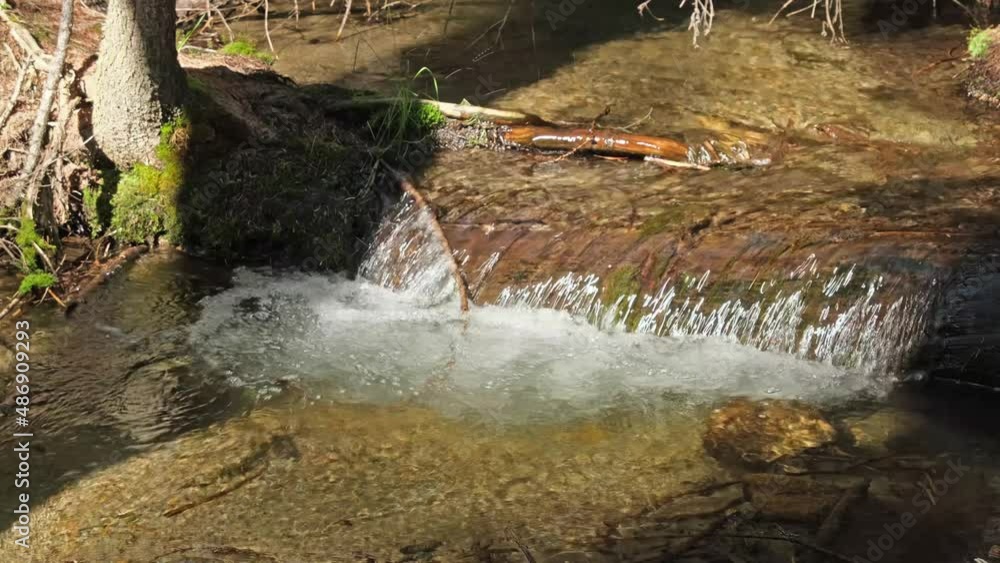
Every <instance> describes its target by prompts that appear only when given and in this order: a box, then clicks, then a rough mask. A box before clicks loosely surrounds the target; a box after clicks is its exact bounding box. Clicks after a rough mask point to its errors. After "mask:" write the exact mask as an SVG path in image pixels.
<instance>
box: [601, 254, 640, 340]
mask: <svg viewBox="0 0 1000 563" xmlns="http://www.w3.org/2000/svg"><path fill="white" fill-rule="evenodd" d="M639 290H640V286H639V269H638V268H636V267H635V266H632V265H626V266H621V267H619V268H618V269H616V270H615V271H613V272H611V274H609V275H608V277H607V278H605V280H604V290H603V291H602V292H601V302H603V303H604V306H605V307H615V306H616V304H617V309H616V310H615V311H614V316H615V319H616V320H617V319H618V318H619V317H621V316H622V315H624V314H625V313H626V311H628V298H629V297H630V296H632V295H638V294H639ZM639 309H640V308H639V307H633V308H632V312H631V313H630V314H629V317H628V318H626V319H624V321H625V327H626V328H627V329H628V330H633V331H634V330H635V327H636V324H637V323H638V322H639Z"/></svg>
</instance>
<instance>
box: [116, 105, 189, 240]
mask: <svg viewBox="0 0 1000 563" xmlns="http://www.w3.org/2000/svg"><path fill="white" fill-rule="evenodd" d="M190 134H191V122H190V120H189V118H188V117H187V116H186V115H185V114H182V115H179V116H178V117H177V118H175V119H174V120H172V121H170V122H168V123H165V124H164V125H163V126H162V127H161V128H160V144H159V145H158V146H157V147H156V157H157V159H158V160H159V161H160V162H159V166H158V167H157V166H150V165H148V164H137V165H135V166H133V167H132V169H131V170H129V171H127V172H125V173H124V174H122V175H121V177H120V179H119V180H118V183H117V186H116V189H115V194H114V196H113V197H112V198H111V208H112V212H111V228H112V229H113V230H114V231H115V236H116V237H117V238H118V239H119V240H121V241H124V242H131V243H139V242H145V241H150V240H152V239H154V238H156V237H157V236H159V235H161V234H163V233H166V234H167V235H168V236H169V237H170V238H177V237H179V235H180V232H179V226H180V223H179V220H178V216H177V199H178V196H179V193H180V189H181V187H182V185H183V183H184V177H185V174H186V167H185V162H184V152H185V149H186V147H187V144H188V142H189V138H190Z"/></svg>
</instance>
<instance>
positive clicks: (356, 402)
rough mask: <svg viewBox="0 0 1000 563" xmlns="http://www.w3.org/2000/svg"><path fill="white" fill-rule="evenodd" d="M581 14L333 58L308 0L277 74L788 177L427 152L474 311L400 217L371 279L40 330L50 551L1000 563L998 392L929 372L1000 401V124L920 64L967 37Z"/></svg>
mask: <svg viewBox="0 0 1000 563" xmlns="http://www.w3.org/2000/svg"><path fill="white" fill-rule="evenodd" d="M563 4H564V6H562V8H560V5H559V4H556V3H546V4H538V5H535V4H534V3H523V2H515V3H508V2H500V1H492V0H490V1H485V2H456V3H455V4H454V7H453V9H452V10H451V16H449V6H448V4H447V3H431V4H427V5H425V6H422V7H420V8H419V9H418V10H417V11H416V12H415V13H413V14H408V15H407V16H406V17H403V18H401V19H399V20H396V21H393V22H392V23H391V24H390V25H385V26H377V27H365V26H361V25H358V24H351V25H349V26H348V27H347V29H346V30H345V39H344V40H342V41H340V42H335V41H334V37H335V35H336V29H337V27H338V26H339V21H340V15H339V14H337V13H332V12H331V13H323V14H320V15H309V14H308V12H304V13H303V15H302V17H301V19H300V20H299V21H298V22H297V23H294V22H293V20H290V19H288V20H285V19H279V20H278V21H277V22H272V25H273V27H272V29H271V39H272V41H273V42H274V44H275V46H276V48H277V54H278V57H279V59H278V62H277V64H276V69H277V70H278V71H279V72H282V73H284V74H287V75H288V76H290V77H292V78H293V79H295V80H297V81H299V82H301V83H336V84H338V85H342V86H347V87H352V88H363V89H370V90H375V91H380V92H390V93H391V92H392V91H393V90H394V89H395V88H396V87H397V85H398V84H399V83H400V81H401V80H405V79H407V78H409V77H412V76H413V75H414V74H416V72H417V71H418V70H419V69H420V68H423V67H427V68H429V69H430V70H431V71H432V72H433V75H434V77H436V85H435V84H432V83H431V82H430V81H428V79H427V78H426V77H425V78H422V79H421V80H423V81H424V82H420V84H422V87H423V88H425V89H427V90H428V91H430V90H431V89H433V88H435V87H436V88H437V89H438V95H439V96H440V98H441V99H442V100H447V101H456V102H457V101H460V100H461V99H467V100H469V101H470V102H471V103H474V104H478V105H488V106H490V107H499V108H508V109H520V110H529V111H532V112H535V113H538V114H540V115H542V116H543V117H546V118H549V119H552V120H558V121H563V122H576V123H580V124H582V126H586V125H587V124H588V123H590V122H591V120H593V119H594V116H596V115H599V114H601V112H602V111H603V109H604V107H605V106H608V105H610V106H611V108H612V111H611V113H610V114H609V115H608V116H607V117H606V118H605V119H604V120H602V122H601V123H602V125H603V126H606V127H627V128H628V129H629V130H630V131H634V132H638V133H643V134H650V135H667V136H672V137H676V138H680V139H684V140H685V141H686V142H688V143H691V144H701V143H703V142H705V141H712V140H717V141H720V142H725V143H736V142H740V143H744V144H745V146H746V147H747V150H749V151H750V153H751V154H752V155H755V156H760V157H766V158H769V159H771V164H770V165H769V166H765V167H748V168H739V169H735V170H733V169H712V170H709V171H705V172H690V173H689V171H677V170H666V171H665V170H663V169H660V168H657V167H655V166H652V165H649V164H645V163H641V162H621V161H617V160H611V159H599V158H567V159H557V158H556V156H557V155H538V154H528V153H520V152H514V151H506V152H495V151H491V150H485V149H481V150H475V149H472V150H463V151H442V152H439V153H437V154H435V155H434V156H433V158H430V159H428V161H427V162H423V163H421V164H420V165H419V166H415V167H414V168H413V169H412V170H409V171H408V172H409V173H411V174H412V175H413V176H414V177H415V178H416V179H417V183H418V184H419V186H420V189H421V190H422V191H424V193H426V195H427V199H428V200H429V201H430V202H431V203H432V204H433V205H434V206H435V207H436V209H437V213H438V219H439V220H440V223H441V226H442V229H443V232H444V233H445V235H446V237H447V238H448V240H449V242H450V244H451V246H452V248H453V250H454V259H455V260H456V261H457V262H458V263H459V265H460V268H461V269H462V272H463V275H464V278H465V280H466V281H467V283H468V286H469V287H468V288H469V291H470V297H471V298H472V301H473V305H472V307H471V310H470V311H469V312H468V313H463V312H461V311H460V308H459V305H458V299H457V292H456V286H455V282H454V279H453V277H452V275H451V272H450V269H449V267H450V265H449V259H450V258H452V257H448V256H445V255H444V254H443V253H442V252H441V247H440V245H439V243H438V242H437V241H435V240H434V239H433V237H432V236H431V235H430V231H429V229H430V223H429V218H428V216H427V215H426V212H425V211H423V210H419V209H415V208H414V207H413V206H411V205H409V203H408V202H407V201H405V200H404V201H403V202H400V203H399V204H397V205H396V206H395V207H393V208H392V209H390V210H389V211H388V212H387V213H386V215H385V219H384V222H383V225H382V227H381V228H380V230H379V232H378V233H375V234H374V235H373V243H372V246H371V248H370V250H369V252H368V254H367V256H366V259H365V262H364V264H363V265H362V266H361V268H360V270H359V272H342V273H330V274H317V273H302V272H295V271H286V270H275V269H268V268H237V269H235V270H232V269H227V268H223V267H220V266H215V265H211V264H207V263H205V262H203V261H201V260H199V259H198V258H196V257H191V256H185V255H183V254H180V253H177V252H174V251H160V252H154V253H152V254H150V255H148V256H146V257H143V258H142V259H140V260H139V261H137V262H136V263H135V264H133V265H131V266H130V267H128V268H126V269H125V270H124V271H123V272H121V273H120V274H119V275H117V276H116V277H114V278H113V279H112V280H111V281H110V282H109V283H108V284H106V285H105V286H104V287H102V288H101V289H100V290H99V291H98V292H97V293H96V295H95V296H94V297H93V298H91V300H90V301H89V302H88V303H86V304H85V305H84V306H81V307H80V308H79V309H78V310H77V311H76V312H75V313H74V314H73V315H72V316H71V317H69V318H68V319H66V318H64V317H63V315H62V313H61V312H60V311H57V310H54V309H46V308H44V307H40V308H36V309H33V310H32V312H31V319H30V320H31V323H32V350H33V358H37V360H34V362H35V363H34V364H33V365H32V371H33V374H34V376H33V377H34V379H33V388H32V393H33V397H32V401H33V403H32V412H33V420H32V426H33V431H34V434H35V436H34V438H33V442H32V447H33V448H34V449H33V452H32V489H31V490H32V521H33V526H34V527H33V535H32V539H33V547H32V551H31V555H30V558H29V559H28V560H30V561H38V562H46V563H48V562H53V561H68V560H79V561H95V562H105V561H107V562H110V561H143V562H157V563H182V562H251V563H253V562H261V563H264V562H269V563H273V562H278V561H280V562H300V561H301V562H320V561H372V562H374V561H377V562H380V563H381V562H388V561H417V560H433V561H482V562H493V561H510V562H514V561H528V562H533V561H538V562H542V561H546V562H553V563H556V562H564V561H607V562H612V561H620V562H635V563H638V562H640V561H658V560H678V561H733V562H741V561H762V562H763V561H767V562H770V561H774V562H791V561H803V560H806V561H824V560H830V561H836V560H852V561H869V562H871V561H894V562H895V561H899V562H904V561H905V562H907V563H914V562H923V561H927V562H934V563H946V562H956V563H957V562H972V561H973V558H975V557H981V558H983V559H982V560H984V561H985V560H987V559H986V558H987V553H988V552H989V550H990V548H991V546H994V545H997V544H1000V439H998V437H997V433H996V428H997V424H996V412H997V410H996V408H997V403H996V395H995V393H991V392H989V391H985V390H982V389H981V388H979V387H971V386H967V385H964V384H936V385H928V384H927V380H928V375H929V374H932V373H933V374H935V375H941V374H943V376H942V377H941V379H942V380H944V379H947V378H946V377H944V376H947V377H952V378H954V379H955V381H956V382H958V381H964V382H966V383H968V382H972V383H976V384H978V385H983V386H990V385H992V384H994V383H996V382H997V381H1000V380H997V379H996V369H995V365H996V364H995V363H994V361H995V359H996V358H997V355H996V351H995V350H996V347H995V346H994V343H997V342H1000V337H998V335H997V332H996V325H995V324H990V323H993V322H995V319H996V318H998V317H997V316H996V311H997V309H996V307H997V303H1000V300H998V299H997V298H996V295H997V291H998V289H1000V283H998V280H1000V258H998V253H997V251H996V244H995V243H996V227H995V225H996V224H997V211H996V209H1000V207H997V205H998V199H1000V191H998V190H997V188H996V187H995V185H996V180H997V179H998V178H1000V162H998V160H997V158H996V157H995V154H996V148H997V144H998V143H997V141H998V139H1000V137H998V133H1000V131H998V128H997V125H996V124H998V123H1000V119H998V117H1000V116H998V115H997V114H996V113H994V112H992V111H991V110H987V109H985V108H982V107H977V106H973V105H971V104H970V103H969V102H967V101H966V99H965V98H964V97H963V94H962V92H960V91H959V88H958V86H957V83H956V82H955V80H954V79H953V75H954V74H955V73H956V72H957V68H956V67H954V66H952V65H951V64H942V65H937V66H931V67H928V65H930V64H931V63H934V62H935V61H938V60H940V59H944V58H946V57H947V56H948V52H949V49H952V48H960V47H962V46H963V45H964V37H965V35H964V34H965V30H964V29H963V28H962V27H961V26H959V25H950V24H949V23H948V22H949V20H948V14H947V11H946V12H945V13H944V14H943V16H942V25H933V26H925V25H924V24H925V23H926V22H924V21H923V20H920V19H919V18H915V19H914V21H913V22H911V23H912V24H913V27H912V28H907V27H904V28H903V29H901V30H898V31H897V32H895V33H897V35H893V36H892V37H889V38H886V37H884V36H883V35H882V34H881V33H879V32H878V29H877V27H876V25H875V21H874V19H875V18H877V17H878V14H879V13H880V12H878V6H877V5H876V6H875V7H873V6H871V5H869V4H866V3H850V4H848V5H847V6H846V8H847V16H846V20H847V21H846V24H847V27H848V36H849V37H850V38H851V40H852V43H851V45H850V46H849V47H839V46H831V45H830V44H829V43H828V41H827V39H824V38H823V37H821V36H820V35H819V33H818V27H819V24H818V22H816V21H812V20H808V19H807V18H805V17H804V15H801V16H798V17H795V18H791V19H785V18H781V19H780V20H779V21H777V22H775V23H774V24H773V25H771V26H767V25H766V24H767V21H768V20H769V19H770V15H771V14H772V13H773V9H771V8H764V7H756V6H755V7H754V9H752V10H751V9H750V8H748V7H743V8H740V7H739V6H738V5H737V6H735V7H734V6H726V7H725V8H724V9H720V11H719V13H718V14H717V18H716V21H715V24H714V29H713V31H712V34H711V35H710V36H709V38H708V39H707V40H706V39H702V42H701V45H700V46H699V47H698V48H693V47H692V46H691V35H690V34H689V32H687V31H686V29H685V27H686V26H685V24H683V23H682V20H681V17H680V14H681V13H683V12H682V11H677V10H676V9H667V8H663V12H662V13H660V12H659V11H658V10H657V15H661V16H664V17H665V18H666V20H665V21H664V22H662V23H658V22H655V21H650V20H649V19H648V18H647V19H645V20H639V19H638V18H637V17H636V15H635V8H634V6H632V5H631V4H628V5H623V6H611V5H607V4H608V3H603V2H587V1H583V2H579V3H577V2H563ZM737 4H738V3H737ZM560 9H561V10H562V11H560ZM532 10H533V11H532ZM564 12H566V13H564ZM570 12H571V13H570ZM553 14H558V17H556V16H554V15H553ZM500 22H503V23H502V24H501V23H500ZM234 26H236V27H237V30H238V31H239V32H241V33H247V34H249V35H251V36H252V37H254V38H255V39H257V40H259V41H260V42H261V44H266V39H265V38H264V30H263V28H262V22H260V21H256V20H248V21H242V22H239V23H236V24H234ZM956 280H957V281H956ZM616 284H617V286H618V289H616V290H615V292H614V293H612V289H610V288H612V287H615V286H616ZM990 331H992V332H990ZM970 334H971V335H972V336H970ZM914 357H917V358H918V359H919V361H912V358H914ZM970 374H971V375H970ZM11 411H12V405H10V404H5V405H2V406H0V412H2V413H3V416H4V418H9V417H10V416H12V415H11ZM0 441H3V451H4V453H3V454H0V463H3V464H4V467H13V466H15V460H14V457H13V455H12V454H11V450H12V446H13V444H12V443H10V442H9V438H2V439H0ZM955 467H958V468H964V469H960V470H956V469H955ZM949 471H950V472H951V473H949ZM955 475H957V477H956V478H954V479H952V477H955ZM942 484H943V485H942ZM858 487H862V489H861V490H863V491H864V492H863V494H860V495H855V494H854V492H853V491H857V490H859V489H858ZM0 494H2V495H3V498H5V499H8V498H14V494H15V493H14V489H13V488H11V483H9V482H5V483H4V485H2V486H0ZM841 506H844V507H845V508H839V507H841ZM848 506H849V512H845V513H843V514H849V515H848V516H846V517H843V518H841V517H839V516H838V517H837V518H831V516H830V515H831V514H841V513H840V512H838V511H842V510H848V509H847V508H846V507H848ZM3 514H4V516H0V520H2V521H3V523H4V526H5V527H9V526H11V525H12V524H13V522H14V520H13V517H12V514H11V513H10V511H5V512H4V513H3ZM905 514H909V515H910V517H912V519H913V523H912V524H907V523H906V522H908V521H909V518H908V517H906V516H904V515H905ZM901 522H902V524H900V523H901ZM897 530H903V532H902V533H897ZM764 536H770V537H772V539H771V540H766V539H761V538H762V537H764ZM775 536H777V537H778V539H777V540H775V539H773V538H774V537H775ZM13 537H14V531H13V530H11V529H8V530H7V532H5V534H4V537H3V541H2V544H0V560H4V561H8V560H9V561H14V560H18V561H20V560H22V559H15V557H23V554H21V553H20V552H17V551H13V550H14V549H15V548H14V547H13V542H12V539H11V538H13ZM691 537H698V538H700V539H699V542H700V543H699V542H694V544H693V545H687V544H685V543H684V542H685V541H687V540H686V538H691ZM790 537H791V538H801V541H799V542H798V543H796V542H791V541H788V539H787V538H790ZM886 537H888V540H886V539H885V538H886ZM705 538H710V539H708V540H706V541H704V542H701V540H704V539H705ZM711 538H714V539H711ZM782 538H784V539H782ZM810 546H811V547H810ZM872 546H874V548H873V547H872ZM831 554H833V555H831ZM995 555H996V554H995Z"/></svg>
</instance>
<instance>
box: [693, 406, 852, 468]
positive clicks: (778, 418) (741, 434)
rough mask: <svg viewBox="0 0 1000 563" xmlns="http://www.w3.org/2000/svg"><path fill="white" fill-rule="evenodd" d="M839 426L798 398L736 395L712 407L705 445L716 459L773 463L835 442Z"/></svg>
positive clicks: (750, 462)
mask: <svg viewBox="0 0 1000 563" xmlns="http://www.w3.org/2000/svg"><path fill="white" fill-rule="evenodd" d="M835 437H836V430H834V428H833V426H832V425H831V424H830V423H829V422H827V421H826V419H825V418H823V415H822V414H821V413H820V412H819V410H818V409H816V408H815V407H812V406H810V405H807V404H805V403H802V402H799V401H785V400H764V401H751V400H749V399H745V398H738V399H733V400H731V401H729V402H727V403H726V404H724V405H723V406H721V407H719V408H717V409H715V410H714V411H712V414H711V415H710V417H709V420H708V429H707V431H706V432H705V437H704V442H705V448H706V450H708V451H709V452H710V453H711V454H712V455H713V456H714V457H715V458H716V459H719V460H720V461H726V462H744V463H749V464H763V463H770V462H773V461H775V460H778V459H780V458H783V457H787V456H792V455H796V454H799V453H802V452H804V451H805V450H809V449H812V448H818V447H821V446H824V445H827V444H829V443H831V442H833V440H834V438H835Z"/></svg>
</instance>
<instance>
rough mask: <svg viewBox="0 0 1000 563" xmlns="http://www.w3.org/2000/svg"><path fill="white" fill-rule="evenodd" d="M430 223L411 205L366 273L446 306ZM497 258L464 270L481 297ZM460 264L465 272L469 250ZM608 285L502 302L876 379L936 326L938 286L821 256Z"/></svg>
mask: <svg viewBox="0 0 1000 563" xmlns="http://www.w3.org/2000/svg"><path fill="white" fill-rule="evenodd" d="M430 221H431V218H430V217H429V215H428V214H427V212H426V211H425V210H423V209H417V208H416V207H415V206H413V205H408V204H406V203H405V202H404V204H403V205H401V206H400V207H399V208H398V210H397V212H396V214H395V215H394V216H393V217H392V218H391V219H390V220H388V221H386V222H385V223H383V226H382V228H381V230H380V232H379V234H378V236H377V237H376V244H375V245H374V246H373V248H372V251H371V252H370V254H369V256H368V259H367V260H366V261H365V263H364V265H363V266H362V268H361V274H362V276H364V277H366V278H367V279H370V280H371V281H373V282H374V283H376V284H378V285H380V286H382V287H387V288H393V289H396V290H399V291H404V292H408V293H410V294H411V295H413V296H414V297H415V298H416V297H417V296H426V299H427V300H428V301H429V302H433V303H440V302H441V301H443V300H445V299H449V298H450V297H451V296H453V295H454V292H455V282H454V280H453V278H452V277H451V274H450V269H449V268H450V265H449V263H448V260H447V257H446V256H444V255H443V254H442V249H441V247H440V245H439V244H437V243H436V241H434V240H433V238H432V237H430V236H429V234H428V233H429V232H430V230H429V229H430V228H429V222H430ZM500 258H501V255H500V253H499V252H497V253H494V254H492V255H490V256H489V257H488V258H487V259H486V260H485V261H484V262H483V263H482V264H481V265H480V266H479V267H478V268H475V269H474V270H471V271H469V272H467V273H466V280H467V283H468V285H469V287H470V289H472V290H473V291H474V292H475V291H476V290H478V289H479V288H481V287H483V285H484V281H485V280H486V279H487V277H488V276H489V275H490V273H491V272H492V270H493V268H495V267H496V265H497V264H498V262H499V261H500ZM455 260H457V261H458V262H459V264H460V265H461V266H465V265H466V262H467V260H468V256H467V255H466V254H465V253H464V251H462V250H458V251H456V253H455ZM606 281H607V280H605V279H602V278H601V277H600V276H598V275H596V274H593V273H576V272H567V273H565V274H563V275H561V276H559V277H552V278H548V279H546V280H544V281H541V282H536V283H528V284H523V285H512V286H507V287H504V288H503V289H502V290H501V291H500V292H499V294H498V296H497V297H496V299H495V301H494V303H493V304H494V305H497V306H501V307H507V308H515V309H522V310H523V309H542V308H544V309H555V310H560V311H566V312H568V313H569V314H570V315H572V316H574V317H577V318H580V319H584V320H586V321H587V322H589V323H591V324H593V325H594V326H596V327H597V328H599V329H600V330H602V331H619V332H620V331H631V332H634V333H637V334H650V335H656V336H668V337H675V338H678V337H713V338H719V339H722V340H726V341H730V342H735V343H739V344H742V345H745V346H750V347H753V348H756V349H758V350H763V351H771V352H778V353H782V354H791V355H795V356H797V357H799V358H803V359H808V360H816V361H820V362H824V363H828V364H832V365H836V366H840V367H845V368H849V369H853V370H860V371H865V372H868V373H873V374H881V373H886V372H891V373H896V372H899V371H900V370H901V369H902V368H903V367H904V365H905V361H906V359H907V357H908V355H909V353H910V352H911V351H912V350H913V349H914V348H915V346H916V345H917V344H918V342H919V341H920V339H921V337H922V335H923V332H924V330H925V328H926V325H927V322H928V320H929V311H930V309H931V300H930V299H928V295H931V294H932V293H933V289H934V285H935V282H934V281H933V280H931V281H930V282H928V283H927V286H926V287H910V288H908V289H905V290H901V289H900V287H899V286H898V284H895V283H889V282H888V281H887V280H886V277H885V276H884V275H882V274H877V273H872V272H865V271H863V270H862V269H861V268H859V267H858V265H856V264H849V265H846V266H835V267H833V268H823V267H821V265H820V264H819V263H818V261H817V259H816V256H815V255H810V256H809V257H808V258H807V259H806V260H804V262H803V263H801V264H800V265H798V266H797V267H794V268H792V269H791V270H790V271H788V272H786V273H785V274H784V275H779V276H777V277H775V276H774V274H772V276H771V277H770V278H769V279H760V280H758V279H754V280H752V281H749V282H735V283H734V282H731V281H725V280H721V281H719V282H717V281H716V280H714V279H713V278H712V272H710V271H705V272H699V273H697V274H687V275H682V276H679V277H678V278H677V279H670V280H667V281H666V282H665V283H663V284H662V285H660V287H659V288H658V290H657V291H655V292H651V293H643V292H636V293H623V294H621V295H615V296H613V298H612V299H608V298H607V296H606V294H605V292H606V289H605V288H604V286H605V285H606V283H605V282H606Z"/></svg>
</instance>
